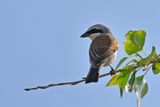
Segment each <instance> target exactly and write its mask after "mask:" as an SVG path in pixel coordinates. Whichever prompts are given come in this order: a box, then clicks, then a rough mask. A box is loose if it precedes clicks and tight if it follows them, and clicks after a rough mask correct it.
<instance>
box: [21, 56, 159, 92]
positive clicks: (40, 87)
mask: <svg viewBox="0 0 160 107" xmlns="http://www.w3.org/2000/svg"><path fill="white" fill-rule="evenodd" d="M156 62H160V57H159V58H157V60H156ZM152 63H154V62H153V61H150V63H148V65H150V64H152ZM132 66H133V67H135V69H137V68H140V67H143V66H138V65H136V64H132ZM150 68H151V67H150ZM150 68H149V69H150ZM149 69H148V70H149ZM148 70H147V72H148ZM120 71H121V69H119V70H116V71H112V70H111V71H110V72H108V73H105V74H102V75H100V76H99V78H102V77H105V76H108V75H112V74H113V73H119V72H120ZM83 82H85V78H82V79H81V80H77V81H71V82H62V83H56V84H48V85H44V86H37V87H34V88H26V89H24V90H25V91H32V90H37V89H46V88H50V87H56V86H64V85H77V84H80V83H83Z"/></svg>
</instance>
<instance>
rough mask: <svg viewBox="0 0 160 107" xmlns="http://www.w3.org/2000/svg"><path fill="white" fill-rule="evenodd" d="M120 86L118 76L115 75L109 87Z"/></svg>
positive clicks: (108, 84)
mask: <svg viewBox="0 0 160 107" xmlns="http://www.w3.org/2000/svg"><path fill="white" fill-rule="evenodd" d="M117 84H118V75H116V74H115V75H113V76H112V78H111V79H110V80H109V82H108V83H107V86H114V85H117Z"/></svg>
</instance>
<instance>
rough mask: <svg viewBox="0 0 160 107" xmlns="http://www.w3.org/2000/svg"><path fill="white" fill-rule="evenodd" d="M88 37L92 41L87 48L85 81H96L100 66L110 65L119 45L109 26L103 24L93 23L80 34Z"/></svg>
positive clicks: (82, 36)
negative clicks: (88, 63) (87, 64)
mask: <svg viewBox="0 0 160 107" xmlns="http://www.w3.org/2000/svg"><path fill="white" fill-rule="evenodd" d="M86 37H89V38H90V39H91V40H92V42H91V44H90V48H89V61H90V69H89V72H88V75H87V77H86V78H85V83H86V84H87V83H91V82H94V83H95V82H98V78H99V71H100V68H102V67H106V66H110V67H111V69H112V70H114V69H113V68H112V66H111V65H110V64H111V63H112V62H113V61H114V60H115V58H116V54H117V51H118V49H119V45H118V42H117V40H116V39H115V38H114V36H113V35H112V33H111V31H110V29H109V28H107V27H106V26H104V25H103V24H95V25H92V26H91V27H89V28H88V30H87V31H86V32H85V33H83V34H82V35H81V38H86Z"/></svg>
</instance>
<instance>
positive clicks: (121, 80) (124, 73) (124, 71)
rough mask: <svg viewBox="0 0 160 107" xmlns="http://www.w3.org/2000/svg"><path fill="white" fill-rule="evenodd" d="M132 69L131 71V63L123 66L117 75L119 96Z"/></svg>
mask: <svg viewBox="0 0 160 107" xmlns="http://www.w3.org/2000/svg"><path fill="white" fill-rule="evenodd" d="M132 71H133V67H132V66H131V65H128V66H125V67H124V68H123V69H121V72H120V74H119V77H118V86H119V89H120V95H121V97H122V96H123V91H124V89H125V87H126V85H127V82H128V79H129V76H130V74H131V72H132Z"/></svg>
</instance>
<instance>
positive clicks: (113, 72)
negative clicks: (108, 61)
mask: <svg viewBox="0 0 160 107" xmlns="http://www.w3.org/2000/svg"><path fill="white" fill-rule="evenodd" d="M109 66H110V68H111V71H110V74H111V76H112V75H114V74H116V72H115V70H114V68H113V67H112V66H111V65H109Z"/></svg>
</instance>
